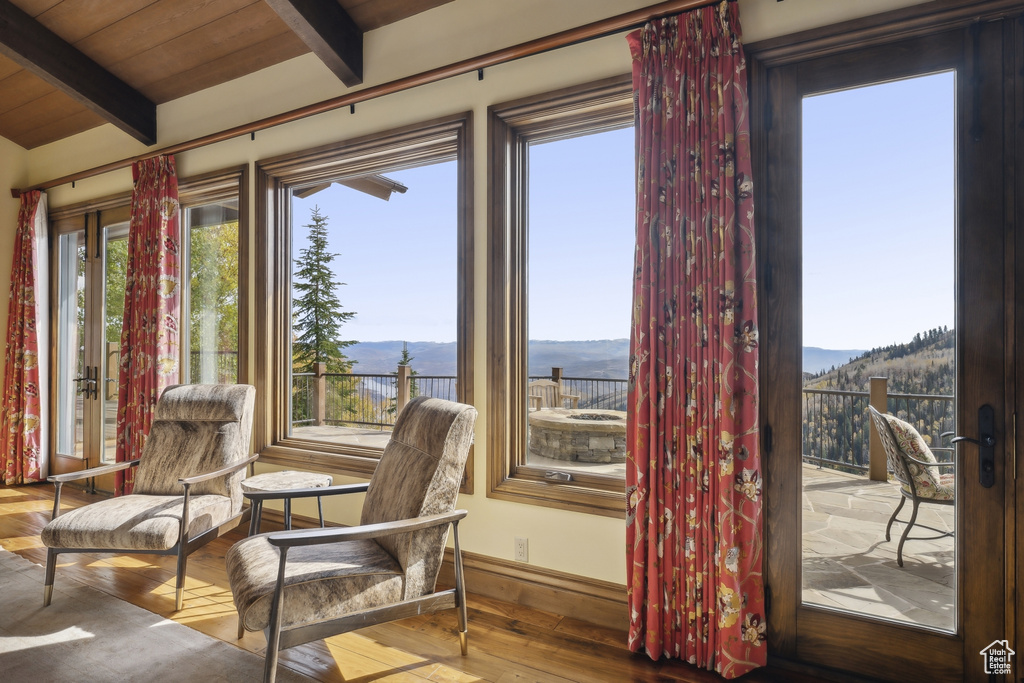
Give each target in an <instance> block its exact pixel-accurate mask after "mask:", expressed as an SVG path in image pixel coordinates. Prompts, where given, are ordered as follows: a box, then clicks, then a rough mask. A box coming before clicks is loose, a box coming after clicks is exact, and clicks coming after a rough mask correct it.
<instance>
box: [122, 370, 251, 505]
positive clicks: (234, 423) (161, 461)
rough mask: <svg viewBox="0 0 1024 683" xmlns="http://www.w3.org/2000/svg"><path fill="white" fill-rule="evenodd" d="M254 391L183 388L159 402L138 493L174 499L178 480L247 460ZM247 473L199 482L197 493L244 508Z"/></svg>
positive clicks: (167, 393) (170, 391)
mask: <svg viewBox="0 0 1024 683" xmlns="http://www.w3.org/2000/svg"><path fill="white" fill-rule="evenodd" d="M255 402H256V389H255V388H253V387H251V386H249V385H247V384H179V385H175V386H171V387H167V388H166V389H165V390H164V393H163V394H162V395H161V396H160V398H159V399H158V400H157V403H156V411H155V413H154V414H153V425H152V427H151V428H150V431H149V436H148V437H146V444H145V445H144V446H143V447H142V455H141V456H140V460H139V469H138V472H136V474H135V489H134V493H141V494H149V495H176V494H180V493H181V492H182V488H181V485H180V484H179V483H178V478H179V477H188V476H194V475H196V474H203V473H204V472H212V471H214V470H218V469H220V468H222V467H227V466H228V465H232V464H234V463H237V462H240V461H242V460H245V459H246V458H247V457H249V441H250V438H251V436H252V413H253V405H254V404H255ZM245 474H246V473H245V470H244V469H242V470H239V471H238V472H236V473H234V474H231V475H227V476H224V477H218V478H217V479H211V480H209V481H205V482H201V483H199V484H196V485H195V486H193V487H192V492H193V493H195V494H204V493H212V494H217V495H222V496H229V497H230V498H231V503H232V511H233V512H238V511H239V510H241V508H242V491H241V481H242V479H243V478H244V477H245Z"/></svg>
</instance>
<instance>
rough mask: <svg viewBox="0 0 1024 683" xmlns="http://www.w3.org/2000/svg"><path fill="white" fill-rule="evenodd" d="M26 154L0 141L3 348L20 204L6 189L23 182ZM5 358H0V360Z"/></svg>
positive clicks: (0, 326) (0, 380)
mask: <svg viewBox="0 0 1024 683" xmlns="http://www.w3.org/2000/svg"><path fill="white" fill-rule="evenodd" d="M27 156H28V153H27V152H26V151H25V149H24V148H23V147H21V146H19V145H16V144H14V143H13V142H11V141H9V140H7V139H6V138H0V292H2V296H0V330H3V331H4V338H3V339H4V341H3V342H0V343H3V344H4V348H5V349H6V344H7V339H6V330H7V292H8V291H9V289H10V283H11V257H12V256H13V251H14V233H15V231H16V229H17V227H18V207H19V206H20V203H19V202H18V200H17V199H14V198H12V197H11V193H10V192H9V191H8V188H11V187H19V186H20V185H22V184H23V183H24V182H25V172H26V169H27V167H28V165H27V164H28V160H27ZM4 355H5V354H0V359H2V358H3V356H4ZM3 381H4V368H3V363H0V387H2V386H3Z"/></svg>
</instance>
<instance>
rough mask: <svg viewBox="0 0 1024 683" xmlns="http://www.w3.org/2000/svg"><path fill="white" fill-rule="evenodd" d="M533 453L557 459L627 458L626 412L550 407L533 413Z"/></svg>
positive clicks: (531, 432)
mask: <svg viewBox="0 0 1024 683" xmlns="http://www.w3.org/2000/svg"><path fill="white" fill-rule="evenodd" d="M528 422H529V426H530V452H531V453H532V454H534V455H539V456H541V457H544V458H552V459H554V460H576V461H579V462H625V461H626V413H624V412H622V411H620V410H589V409H582V408H581V409H579V410H570V409H566V408H548V409H544V410H536V411H533V412H532V413H530V415H529V418H528Z"/></svg>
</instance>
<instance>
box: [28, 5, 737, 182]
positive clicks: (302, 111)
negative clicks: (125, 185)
mask: <svg viewBox="0 0 1024 683" xmlns="http://www.w3.org/2000/svg"><path fill="white" fill-rule="evenodd" d="M720 1H721V0H668V1H667V2H661V3H658V4H657V5H651V6H650V7H644V8H641V9H638V10H633V11H631V12H626V13H624V14H619V15H617V16H614V17H609V18H608V19H602V20H600V21H595V22H592V23H590V24H585V25H583V26H578V27H576V28H572V29H568V30H566V31H561V32H559V33H553V34H551V35H549V36H545V37H543V38H537V39H535V40H530V41H527V42H525V43H520V44H518V45H513V46H511V47H506V48H502V49H500V50H495V51H494V52H488V53H487V54H484V55H480V56H478V57H470V58H469V59H464V60H462V61H459V62H455V63H453V64H449V65H447V66H441V67H437V68H436V69H429V70H427V71H423V72H420V73H418V74H414V75H412V76H406V77H404V78H399V79H397V80H394V81H389V82H387V83H382V84H380V85H375V86H372V87H369V88H364V89H362V90H358V91H356V92H352V93H347V94H345V95H340V96H338V97H334V98H331V99H328V100H323V101H322V102H316V103H314V104H308V105H306V106H304V107H299V108H298V109H293V110H291V111H287V112H284V113H282V114H276V115H274V116H269V117H267V118H264V119H260V120H258V121H253V122H251V123H246V124H243V125H240V126H235V127H234V128H228V129H226V130H222V131H220V132H218V133H211V134H209V135H204V136H202V137H198V138H194V139H192V140H186V141H185V142H179V143H177V144H174V145H170V146H168V147H164V148H163V149H159V150H156V151H154V152H147V153H145V154H141V155H139V156H134V157H130V158H127V159H121V160H120V161H112V162H110V163H106V164H103V165H102V166H96V167H93V168H90V169H86V170H84V171H78V172H77V173H72V174H70V175H66V176H62V177H60V178H54V179H53V180H48V181H46V182H43V183H40V184H38V185H33V186H32V187H27V188H24V189H13V188H12V189H11V195H12V196H13V197H15V198H17V197H19V196H21V193H22V192H28V191H31V190H46V189H49V188H51V187H57V186H58V185H64V184H65V183H71V182H74V181H76V180H82V179H83V178H91V177H92V176H97V175H101V174H103V173H109V172H111V171H117V170H120V169H122V168H129V167H130V166H131V165H132V164H133V163H135V162H136V161H141V160H143V159H148V158H150V157H154V156H157V155H161V154H167V155H169V154H180V153H181V152H187V151H189V150H193V149H198V148H200V147H205V146H207V145H212V144H215V143H218V142H224V141H225V140H230V139H231V138H236V137H240V136H242V135H250V134H253V133H257V132H259V131H262V130H266V129H268V128H273V127H274V126H280V125H282V124H285V123H291V122H293V121H298V120H300V119H304V118H306V117H309V116H315V115H316V114H322V113H324V112H328V111H332V110H334V109H340V108H342V107H348V106H354V105H356V104H359V103H360V102H366V101H368V100H372V99H375V98H377V97H383V96H385V95H391V94H393V93H397V92H401V91H403V90H409V89H410V88H415V87H418V86H421V85H427V84H429V83H436V82H437V81H441V80H444V79H446V78H451V77H452V76H461V75H462V74H467V73H471V72H473V71H480V70H482V69H486V68H488V67H492V66H497V65H499V64H504V63H505V62H511V61H513V60H516V59H521V58H523V57H530V56H532V55H536V54H540V53H542V52H548V51H550V50H555V49H558V48H561V47H567V46H569V45H574V44H576V43H582V42H586V41H588V40H593V39H595V38H603V37H605V36H607V35H611V34H614V33H619V32H620V31H625V30H627V29H630V28H636V27H638V26H642V25H643V24H645V23H647V22H648V21H652V20H654V19H661V18H662V17H665V16H669V15H671V14H677V13H679V12H683V11H686V10H689V9H694V8H697V7H703V6H705V5H714V4H717V3H718V2H720Z"/></svg>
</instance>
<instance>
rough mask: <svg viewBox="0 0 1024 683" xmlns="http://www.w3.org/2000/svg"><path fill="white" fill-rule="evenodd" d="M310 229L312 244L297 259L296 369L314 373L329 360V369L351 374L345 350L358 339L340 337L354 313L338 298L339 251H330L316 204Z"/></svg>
mask: <svg viewBox="0 0 1024 683" xmlns="http://www.w3.org/2000/svg"><path fill="white" fill-rule="evenodd" d="M311 220H312V223H309V224H307V225H305V226H303V227H306V228H308V229H309V246H308V247H306V248H305V249H303V250H301V251H300V252H299V258H297V259H295V266H296V270H295V277H294V282H293V287H294V288H295V292H296V297H295V301H294V302H293V304H292V313H293V316H294V318H293V323H292V332H293V334H294V335H295V337H294V341H293V342H292V360H293V366H294V369H295V371H296V372H312V371H313V370H314V369H315V366H314V364H315V363H326V364H327V371H328V372H337V373H347V372H349V371H350V370H351V369H352V361H350V360H349V359H348V358H347V357H346V356H345V354H344V353H343V352H342V349H344V348H346V347H348V346H351V345H352V344H355V341H341V340H340V339H339V338H338V335H339V332H340V328H341V325H342V323H345V322H347V321H348V320H351V319H352V317H353V316H355V313H354V312H351V311H343V310H342V308H341V302H340V301H339V300H338V295H337V290H338V287H340V286H341V285H344V284H345V283H344V282H336V281H335V275H334V271H332V270H331V262H333V261H334V259H335V257H337V256H338V254H332V253H330V252H329V251H328V250H327V218H326V217H324V216H322V215H321V214H320V207H319V206H314V207H313V210H312V216H311Z"/></svg>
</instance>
